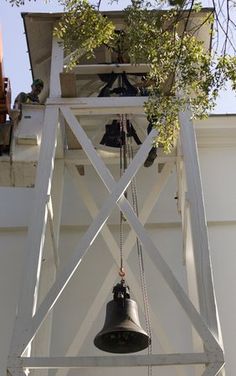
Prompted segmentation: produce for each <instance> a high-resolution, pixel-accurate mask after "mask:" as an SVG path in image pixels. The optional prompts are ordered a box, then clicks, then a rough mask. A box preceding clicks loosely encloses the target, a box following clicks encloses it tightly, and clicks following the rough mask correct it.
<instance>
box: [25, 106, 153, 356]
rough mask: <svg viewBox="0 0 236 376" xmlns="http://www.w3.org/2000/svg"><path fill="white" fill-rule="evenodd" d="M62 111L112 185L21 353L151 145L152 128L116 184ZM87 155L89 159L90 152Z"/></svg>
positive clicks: (56, 282) (88, 142)
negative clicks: (109, 192)
mask: <svg viewBox="0 0 236 376" xmlns="http://www.w3.org/2000/svg"><path fill="white" fill-rule="evenodd" d="M63 114H64V115H65V118H66V120H67V121H68V122H69V123H70V121H71V120H72V123H73V124H70V125H71V126H72V127H73V126H75V127H76V129H73V131H75V132H76V133H79V134H80V135H81V136H82V137H81V139H79V141H80V142H81V144H83V145H84V147H85V151H86V152H87V149H88V153H89V152H91V155H92V157H93V159H94V161H93V165H94V167H95V168H96V169H97V168H98V166H99V165H100V166H101V170H102V171H101V174H102V175H104V178H105V175H106V174H108V175H109V178H110V182H111V184H112V186H113V187H114V190H113V191H112V192H111V194H110V195H109V197H108V199H107V200H106V201H105V203H104V205H103V206H102V208H101V210H100V212H99V215H98V216H97V217H96V220H95V221H94V222H92V224H91V225H90V227H89V229H88V230H87V232H86V233H85V234H84V236H83V237H82V238H81V240H80V245H79V247H78V249H77V251H76V252H75V253H74V255H73V256H72V257H71V259H70V260H69V262H68V264H67V265H66V266H65V267H64V268H63V270H61V272H59V274H58V277H57V279H56V281H55V283H54V285H53V286H52V288H51V289H50V291H49V293H48V295H47V297H46V298H45V299H44V301H43V302H42V304H41V305H40V307H39V308H38V310H37V312H36V313H35V316H34V317H33V318H32V320H31V323H30V329H29V330H28V333H26V334H25V336H23V338H22V341H21V343H22V344H23V346H22V347H21V354H22V353H23V352H24V350H25V348H26V347H27V345H28V343H29V342H30V341H31V340H32V338H33V337H34V335H35V334H36V332H37V330H38V329H39V327H40V325H41V324H42V322H43V320H44V319H45V317H46V316H47V314H48V313H49V311H50V310H51V309H52V308H53V306H54V304H55V302H56V301H57V299H58V298H59V296H60V294H61V293H62V291H63V290H64V288H65V287H66V285H67V283H68V282H69V280H70V278H71V277H72V276H73V274H74V272H75V270H76V269H77V268H78V266H79V264H80V263H81V260H82V258H83V256H84V255H85V253H86V251H87V250H88V248H89V247H90V245H91V244H92V243H93V241H94V239H95V238H96V236H97V235H98V233H99V231H100V230H101V228H102V227H103V225H104V223H105V222H106V220H107V218H108V217H109V215H110V213H111V212H112V210H113V207H114V205H115V204H116V202H117V201H118V200H119V198H120V197H121V196H122V194H123V192H124V191H125V190H126V188H127V186H128V185H129V183H130V181H131V179H132V178H133V176H134V175H135V174H136V172H137V170H138V169H139V167H140V166H141V165H142V164H143V162H144V161H145V158H146V156H147V154H148V151H149V150H150V148H151V145H152V138H153V136H154V134H155V131H154V130H153V131H152V132H151V133H150V134H149V136H148V137H147V139H146V140H145V142H144V143H143V144H142V146H141V148H140V151H139V153H138V154H137V155H136V156H135V158H134V159H133V161H132V163H131V164H130V165H129V166H128V168H127V170H126V172H125V173H124V175H123V176H122V177H121V179H120V181H119V182H118V183H117V184H116V182H115V181H114V180H113V177H112V176H111V175H110V172H109V171H108V170H107V168H106V167H105V166H104V165H103V164H102V161H101V160H100V158H99V157H98V156H97V154H96V151H95V150H94V148H93V146H92V144H91V142H90V141H89V139H88V138H87V136H86V134H85V133H84V131H83V130H82V129H81V128H80V127H78V124H79V123H78V122H77V120H76V118H75V117H74V116H73V114H72V113H71V112H70V111H69V110H67V109H64V108H63ZM67 115H69V116H67ZM70 117H72V118H70ZM78 129H79V130H78ZM78 138H79V137H78ZM89 157H90V158H91V159H92V157H91V156H90V155H89ZM98 170H99V171H100V168H98Z"/></svg>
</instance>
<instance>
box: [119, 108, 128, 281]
mask: <svg viewBox="0 0 236 376" xmlns="http://www.w3.org/2000/svg"><path fill="white" fill-rule="evenodd" d="M124 120H125V119H124V115H120V177H121V176H122V175H123V173H124V171H125V169H126V167H127V157H126V154H127V153H126V136H125V124H124ZM125 196H126V197H127V193H126V192H125ZM124 220H125V218H124V215H123V213H122V211H120V270H119V276H120V277H121V278H122V279H123V278H124V277H125V270H124V261H123V245H124Z"/></svg>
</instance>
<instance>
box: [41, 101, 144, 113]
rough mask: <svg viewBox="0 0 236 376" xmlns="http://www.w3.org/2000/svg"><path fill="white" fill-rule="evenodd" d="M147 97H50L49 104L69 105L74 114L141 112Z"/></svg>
mask: <svg viewBox="0 0 236 376" xmlns="http://www.w3.org/2000/svg"><path fill="white" fill-rule="evenodd" d="M146 101H147V97H106V98H97V97H90V98H48V100H47V105H56V106H62V105H63V106H69V107H70V108H71V109H72V111H73V114H74V115H96V114H102V115H104V114H107V115H113V114H140V115H143V116H145V114H144V108H143V105H144V103H145V102H146Z"/></svg>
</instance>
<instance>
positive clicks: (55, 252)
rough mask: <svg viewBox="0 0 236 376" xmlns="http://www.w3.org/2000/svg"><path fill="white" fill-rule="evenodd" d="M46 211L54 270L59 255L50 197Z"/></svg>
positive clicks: (57, 263)
mask: <svg viewBox="0 0 236 376" xmlns="http://www.w3.org/2000/svg"><path fill="white" fill-rule="evenodd" d="M47 209H48V223H49V228H50V234H51V238H52V249H53V258H54V263H55V266H56V268H58V266H59V254H58V244H57V243H58V242H57V237H56V234H55V229H54V223H53V208H52V201H51V197H50V200H49V202H48V203H47Z"/></svg>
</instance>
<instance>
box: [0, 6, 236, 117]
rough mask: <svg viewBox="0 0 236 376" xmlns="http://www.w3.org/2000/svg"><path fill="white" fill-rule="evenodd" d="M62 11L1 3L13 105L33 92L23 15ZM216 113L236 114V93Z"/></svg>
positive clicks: (0, 26) (222, 97)
mask: <svg viewBox="0 0 236 376" xmlns="http://www.w3.org/2000/svg"><path fill="white" fill-rule="evenodd" d="M103 3H104V5H103ZM103 3H101V5H102V7H101V9H102V10H103V9H107V7H106V6H105V1H103ZM127 3H128V0H119V4H117V3H116V2H114V3H113V5H112V6H109V9H120V8H122V7H124V6H126V5H127ZM62 10H63V9H62V7H60V6H59V5H58V4H57V1H56V0H50V1H49V0H48V1H47V3H46V4H45V1H44V0H37V1H36V2H35V1H33V0H31V1H30V2H29V1H27V0H26V5H25V6H21V7H16V6H14V7H12V6H11V5H10V4H9V2H7V1H6V0H0V29H1V33H2V39H3V63H4V73H5V76H6V77H8V78H9V79H10V82H11V87H12V102H13V101H14V98H15V97H16V95H17V94H18V93H19V92H21V91H25V92H28V91H30V86H31V83H32V75H31V71H30V63H29V56H28V53H27V45H26V39H25V35H24V27H23V19H22V17H21V13H22V12H60V11H62ZM214 113H236V94H235V93H233V92H232V91H231V90H230V89H229V88H228V89H227V90H226V91H223V92H222V93H221V95H220V98H219V99H218V101H217V106H216V108H215V110H214Z"/></svg>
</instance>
